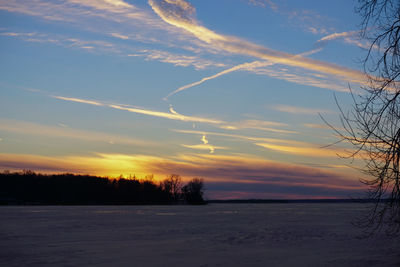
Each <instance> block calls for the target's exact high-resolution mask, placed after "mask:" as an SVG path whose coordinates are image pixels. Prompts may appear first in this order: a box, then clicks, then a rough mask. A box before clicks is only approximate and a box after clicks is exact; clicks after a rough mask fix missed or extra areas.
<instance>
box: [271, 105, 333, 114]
mask: <svg viewBox="0 0 400 267" xmlns="http://www.w3.org/2000/svg"><path fill="white" fill-rule="evenodd" d="M271 108H272V109H274V110H277V111H281V112H286V113H292V114H303V115H317V114H319V113H325V114H326V113H333V111H331V110H326V109H316V108H304V107H296V106H288V105H275V106H272V107H271Z"/></svg>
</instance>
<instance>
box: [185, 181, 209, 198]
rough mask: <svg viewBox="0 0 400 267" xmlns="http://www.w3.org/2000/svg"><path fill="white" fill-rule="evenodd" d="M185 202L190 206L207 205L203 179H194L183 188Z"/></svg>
mask: <svg viewBox="0 0 400 267" xmlns="http://www.w3.org/2000/svg"><path fill="white" fill-rule="evenodd" d="M182 194H183V198H184V200H185V201H186V202H187V203H189V204H205V201H204V199H203V194H204V182H203V179H199V178H193V179H192V180H191V181H189V183H188V184H187V185H185V186H184V187H183V188H182Z"/></svg>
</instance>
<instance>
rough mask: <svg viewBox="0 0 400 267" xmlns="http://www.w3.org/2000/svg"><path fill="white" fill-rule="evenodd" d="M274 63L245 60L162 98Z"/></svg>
mask: <svg viewBox="0 0 400 267" xmlns="http://www.w3.org/2000/svg"><path fill="white" fill-rule="evenodd" d="M319 51H321V49H319V48H318V49H314V50H311V51H308V52H304V53H301V54H299V55H295V57H303V56H306V55H311V54H314V53H317V52H319ZM275 64H276V63H275V62H270V61H259V60H256V61H253V62H247V63H243V64H239V65H236V66H234V67H231V68H229V69H226V70H223V71H220V72H218V73H216V74H214V75H211V76H208V77H204V78H202V79H201V80H199V81H196V82H193V83H190V84H187V85H184V86H181V87H179V88H178V89H176V90H175V91H173V92H171V93H169V94H168V95H167V96H166V97H165V98H164V100H168V98H169V97H171V96H173V95H175V94H177V93H179V92H182V91H184V90H187V89H189V88H192V87H194V86H197V85H200V84H202V83H204V82H206V81H209V80H213V79H216V78H218V77H221V76H223V75H226V74H228V73H231V72H235V71H239V70H245V71H252V72H256V69H259V68H263V67H267V66H273V65H275Z"/></svg>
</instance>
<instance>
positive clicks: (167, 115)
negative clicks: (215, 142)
mask: <svg viewBox="0 0 400 267" xmlns="http://www.w3.org/2000/svg"><path fill="white" fill-rule="evenodd" d="M51 97H53V98H56V99H60V100H64V101H71V102H77V103H82V104H88V105H95V106H105V107H109V108H113V109H118V110H125V111H129V112H132V113H137V114H142V115H147V116H152V117H159V118H165V119H170V120H179V121H188V122H198V123H209V124H226V122H224V121H221V120H217V119H209V118H203V117H197V116H187V115H182V114H179V113H177V112H175V113H168V112H162V111H155V110H150V109H143V108H137V107H132V106H129V105H121V104H109V103H105V102H100V101H94V100H88V99H82V98H74V97H64V96H51Z"/></svg>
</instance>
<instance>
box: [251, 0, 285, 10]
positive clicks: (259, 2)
mask: <svg viewBox="0 0 400 267" xmlns="http://www.w3.org/2000/svg"><path fill="white" fill-rule="evenodd" d="M248 2H249V3H250V4H252V5H255V6H261V7H267V6H268V7H270V8H271V9H272V10H274V11H277V10H278V5H277V4H276V3H275V2H274V1H272V0H248Z"/></svg>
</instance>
